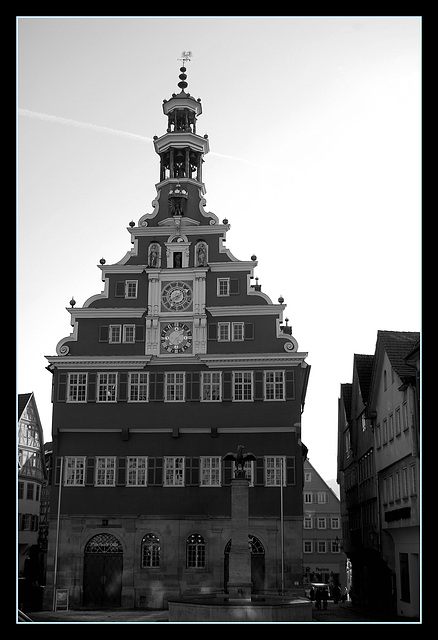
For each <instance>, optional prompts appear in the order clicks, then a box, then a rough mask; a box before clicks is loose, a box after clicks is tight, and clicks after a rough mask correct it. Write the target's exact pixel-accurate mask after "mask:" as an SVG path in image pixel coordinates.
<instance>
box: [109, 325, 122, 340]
mask: <svg viewBox="0 0 438 640" xmlns="http://www.w3.org/2000/svg"><path fill="white" fill-rule="evenodd" d="M108 342H109V344H121V342H122V325H121V324H110V325H108Z"/></svg>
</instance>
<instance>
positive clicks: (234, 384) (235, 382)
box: [232, 371, 254, 402]
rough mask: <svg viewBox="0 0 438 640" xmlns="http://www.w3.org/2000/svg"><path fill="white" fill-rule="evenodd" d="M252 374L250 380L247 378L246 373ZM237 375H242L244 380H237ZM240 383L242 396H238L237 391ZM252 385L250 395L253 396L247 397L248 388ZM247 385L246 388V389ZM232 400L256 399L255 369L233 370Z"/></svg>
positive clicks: (246, 400) (249, 400)
mask: <svg viewBox="0 0 438 640" xmlns="http://www.w3.org/2000/svg"><path fill="white" fill-rule="evenodd" d="M248 374H249V376H250V381H249V382H248V381H247V380H245V375H248ZM237 376H242V381H241V382H238V381H237V380H236V377H237ZM238 385H239V386H240V385H241V393H242V397H241V398H237V397H236V395H237V394H236V391H237V390H238ZM249 385H250V392H251V393H250V395H251V397H250V398H248V397H245V395H247V392H248V389H249ZM245 386H246V390H245ZM232 401H233V402H253V401H254V371H233V372H232Z"/></svg>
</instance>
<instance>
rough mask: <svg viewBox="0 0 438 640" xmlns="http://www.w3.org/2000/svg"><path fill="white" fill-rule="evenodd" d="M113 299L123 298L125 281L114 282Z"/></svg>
mask: <svg viewBox="0 0 438 640" xmlns="http://www.w3.org/2000/svg"><path fill="white" fill-rule="evenodd" d="M115 297H116V298H124V297H125V281H124V280H120V281H119V282H116V291H115Z"/></svg>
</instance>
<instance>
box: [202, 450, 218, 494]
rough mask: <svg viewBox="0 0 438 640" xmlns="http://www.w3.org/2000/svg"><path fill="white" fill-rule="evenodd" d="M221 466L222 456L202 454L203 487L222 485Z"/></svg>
mask: <svg viewBox="0 0 438 640" xmlns="http://www.w3.org/2000/svg"><path fill="white" fill-rule="evenodd" d="M221 468H222V459H221V457H220V456H212V457H205V456H201V487H220V486H221Z"/></svg>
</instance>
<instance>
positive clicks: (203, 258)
mask: <svg viewBox="0 0 438 640" xmlns="http://www.w3.org/2000/svg"><path fill="white" fill-rule="evenodd" d="M196 266H197V267H206V266H207V251H206V246H205V243H204V242H200V243H199V244H198V247H197V249H196Z"/></svg>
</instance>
